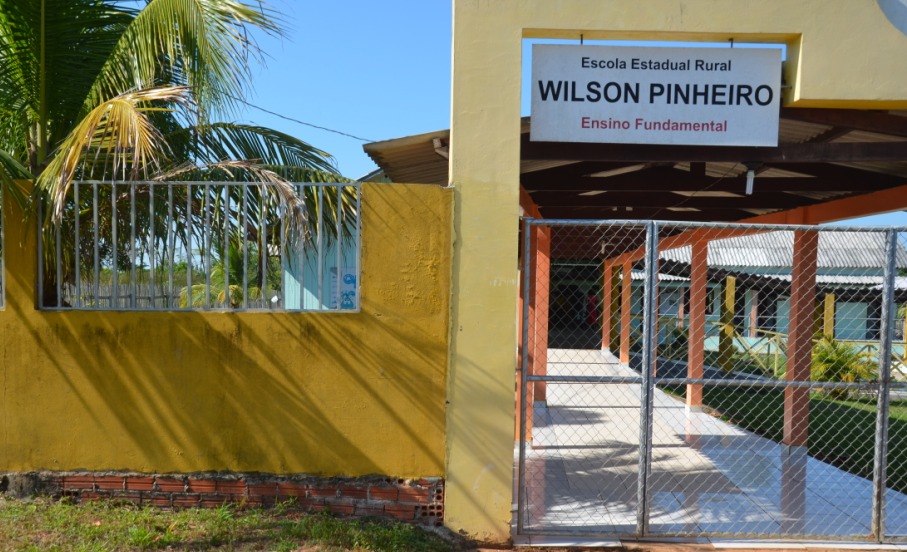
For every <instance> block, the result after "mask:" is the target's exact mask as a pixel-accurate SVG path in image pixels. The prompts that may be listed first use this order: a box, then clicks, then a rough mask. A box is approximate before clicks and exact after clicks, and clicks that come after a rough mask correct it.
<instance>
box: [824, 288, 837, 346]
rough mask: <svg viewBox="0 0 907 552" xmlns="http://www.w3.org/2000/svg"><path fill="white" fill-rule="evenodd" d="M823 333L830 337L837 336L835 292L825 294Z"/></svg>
mask: <svg viewBox="0 0 907 552" xmlns="http://www.w3.org/2000/svg"><path fill="white" fill-rule="evenodd" d="M822 333H823V334H824V335H825V337H827V338H829V339H834V337H835V294H834V293H826V294H825V309H824V316H823V324H822Z"/></svg>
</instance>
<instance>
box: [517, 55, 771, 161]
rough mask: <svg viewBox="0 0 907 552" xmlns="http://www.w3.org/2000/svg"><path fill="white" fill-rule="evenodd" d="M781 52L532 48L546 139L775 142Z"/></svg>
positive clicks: (538, 126) (535, 128)
mask: <svg viewBox="0 0 907 552" xmlns="http://www.w3.org/2000/svg"><path fill="white" fill-rule="evenodd" d="M780 102H781V50H780V49H774V48H771V49H769V48H652V47H634V46H570V45H560V44H558V45H555V44H534V45H533V46H532V129H531V136H530V139H531V140H533V141H544V142H610V143H622V144H676V145H681V144H691V145H713V146H777V145H778V118H779V113H780Z"/></svg>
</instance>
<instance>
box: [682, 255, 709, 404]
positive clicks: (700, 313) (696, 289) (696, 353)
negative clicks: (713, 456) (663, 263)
mask: <svg viewBox="0 0 907 552" xmlns="http://www.w3.org/2000/svg"><path fill="white" fill-rule="evenodd" d="M692 249H693V251H692V254H691V256H690V327H689V330H688V340H687V342H688V343H687V377H688V378H696V379H700V378H702V376H703V375H704V371H703V367H704V366H705V317H706V309H707V308H708V306H707V304H706V297H707V295H708V269H709V264H708V263H709V260H708V257H709V242H707V241H700V242H696V243H694V244H693V245H692ZM687 406H692V407H699V406H702V384H700V383H696V384H687Z"/></svg>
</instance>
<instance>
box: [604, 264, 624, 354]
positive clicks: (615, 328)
mask: <svg viewBox="0 0 907 552" xmlns="http://www.w3.org/2000/svg"><path fill="white" fill-rule="evenodd" d="M621 278H622V276H621V273H620V267H619V266H617V265H612V266H611V295H610V296H608V298H607V301H608V302H609V304H610V305H611V306H610V307H609V310H610V312H611V321H610V324H611V337H610V339H609V340H610V343H611V349H610V350H611V352H612V353H616V352H617V351H618V347H619V346H620V282H621Z"/></svg>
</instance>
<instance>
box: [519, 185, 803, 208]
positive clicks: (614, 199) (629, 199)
mask: <svg viewBox="0 0 907 552" xmlns="http://www.w3.org/2000/svg"><path fill="white" fill-rule="evenodd" d="M760 188H761V186H760ZM531 195H532V199H533V201H535V203H536V204H538V205H540V206H541V209H545V208H546V207H633V208H634V210H635V209H636V208H643V209H645V208H666V207H686V208H695V209H790V208H792V207H798V206H801V205H809V204H811V203H815V202H816V200H815V199H813V198H809V197H804V196H798V195H794V194H788V193H784V192H761V191H759V192H757V193H754V194H753V195H751V196H743V195H741V196H739V197H713V196H683V195H678V194H672V193H661V194H653V193H651V192H649V191H640V192H607V193H604V194H598V195H591V196H587V195H579V194H575V193H565V192H533V193H532V194H531Z"/></svg>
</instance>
